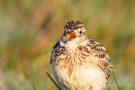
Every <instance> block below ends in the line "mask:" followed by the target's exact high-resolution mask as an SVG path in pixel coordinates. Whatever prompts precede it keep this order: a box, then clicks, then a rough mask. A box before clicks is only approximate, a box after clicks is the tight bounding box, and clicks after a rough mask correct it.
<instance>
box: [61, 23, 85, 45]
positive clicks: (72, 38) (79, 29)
mask: <svg viewBox="0 0 135 90" xmlns="http://www.w3.org/2000/svg"><path fill="white" fill-rule="evenodd" d="M85 33H86V30H85V28H84V26H83V23H82V22H80V21H70V22H67V24H66V25H65V27H64V34H63V36H62V41H63V42H64V43H68V42H81V41H82V40H83V39H85V38H86V37H85V36H86V34H85Z"/></svg>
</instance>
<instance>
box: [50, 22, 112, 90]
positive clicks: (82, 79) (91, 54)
mask: <svg viewBox="0 0 135 90" xmlns="http://www.w3.org/2000/svg"><path fill="white" fill-rule="evenodd" d="M64 29H65V34H64V35H63V36H62V38H61V40H60V41H58V42H57V43H56V45H55V46H54V47H53V52H52V55H51V61H50V63H51V64H52V66H53V70H54V75H55V79H56V81H57V83H58V84H59V85H60V87H61V89H62V90H103V89H104V88H105V86H106V83H107V79H108V77H109V76H110V71H111V64H110V58H109V56H108V54H107V53H106V49H105V48H104V47H103V45H102V44H100V43H98V42H96V41H94V40H92V39H88V38H87V36H86V34H85V28H84V26H83V24H82V23H81V22H80V21H71V22H68V23H67V24H66V25H65V27H64ZM71 31H72V32H73V31H74V33H75V34H76V35H77V37H76V38H70V37H68V38H67V37H66V35H68V34H70V32H71ZM70 35H71V34H70Z"/></svg>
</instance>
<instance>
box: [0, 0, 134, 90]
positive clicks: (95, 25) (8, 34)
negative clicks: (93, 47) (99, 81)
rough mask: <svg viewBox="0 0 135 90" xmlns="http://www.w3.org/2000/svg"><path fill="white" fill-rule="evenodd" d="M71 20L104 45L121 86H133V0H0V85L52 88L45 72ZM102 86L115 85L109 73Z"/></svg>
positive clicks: (130, 89)
mask: <svg viewBox="0 0 135 90" xmlns="http://www.w3.org/2000/svg"><path fill="white" fill-rule="evenodd" d="M71 20H80V21H82V22H83V23H84V25H85V27H86V29H87V34H88V36H89V38H92V39H94V40H96V41H98V42H100V43H102V44H103V45H104V46H105V47H106V48H107V51H108V53H109V55H110V57H111V58H112V64H114V66H115V67H114V72H115V75H116V80H117V82H118V84H119V86H120V88H121V90H135V1H134V0H0V90H1V89H2V90H57V88H56V86H55V85H54V84H53V83H52V82H51V80H50V79H49V78H48V77H47V75H46V72H48V73H50V74H51V75H52V76H53V73H52V68H51V65H50V64H49V61H50V55H51V51H52V47H53V45H54V44H55V43H56V42H57V41H58V40H59V39H60V37H61V35H62V33H63V27H64V25H65V24H66V22H68V21H71ZM107 90H118V87H117V85H116V82H115V81H114V77H113V75H112V74H111V77H110V79H109V84H108V87H107Z"/></svg>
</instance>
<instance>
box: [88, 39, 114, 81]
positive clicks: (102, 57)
mask: <svg viewBox="0 0 135 90" xmlns="http://www.w3.org/2000/svg"><path fill="white" fill-rule="evenodd" d="M87 45H88V46H89V47H90V48H91V52H92V54H93V56H94V58H96V60H97V63H96V64H97V65H98V67H99V68H101V69H102V70H103V71H104V73H105V75H106V76H107V77H106V78H108V77H109V76H110V71H111V67H112V65H111V62H110V60H111V59H110V57H109V55H108V54H107V53H106V49H105V47H103V45H102V44H100V43H98V42H96V41H94V40H92V39H89V41H88V44H87Z"/></svg>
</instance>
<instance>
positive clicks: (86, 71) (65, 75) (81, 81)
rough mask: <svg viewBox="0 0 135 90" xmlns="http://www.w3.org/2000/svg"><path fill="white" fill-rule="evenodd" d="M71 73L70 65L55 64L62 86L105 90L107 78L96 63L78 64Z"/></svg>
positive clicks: (79, 89) (86, 89)
mask: <svg viewBox="0 0 135 90" xmlns="http://www.w3.org/2000/svg"><path fill="white" fill-rule="evenodd" d="M71 68H73V69H72V70H71V72H70V73H69V70H70V67H68V68H64V67H59V66H56V65H54V73H55V78H56V80H57V82H58V83H59V84H60V86H61V87H62V88H67V87H68V89H70V90H103V89H104V87H105V85H106V79H105V75H104V73H103V71H102V70H101V69H99V68H98V67H97V66H96V65H94V64H91V63H89V64H83V65H76V66H74V67H72V66H71Z"/></svg>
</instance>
